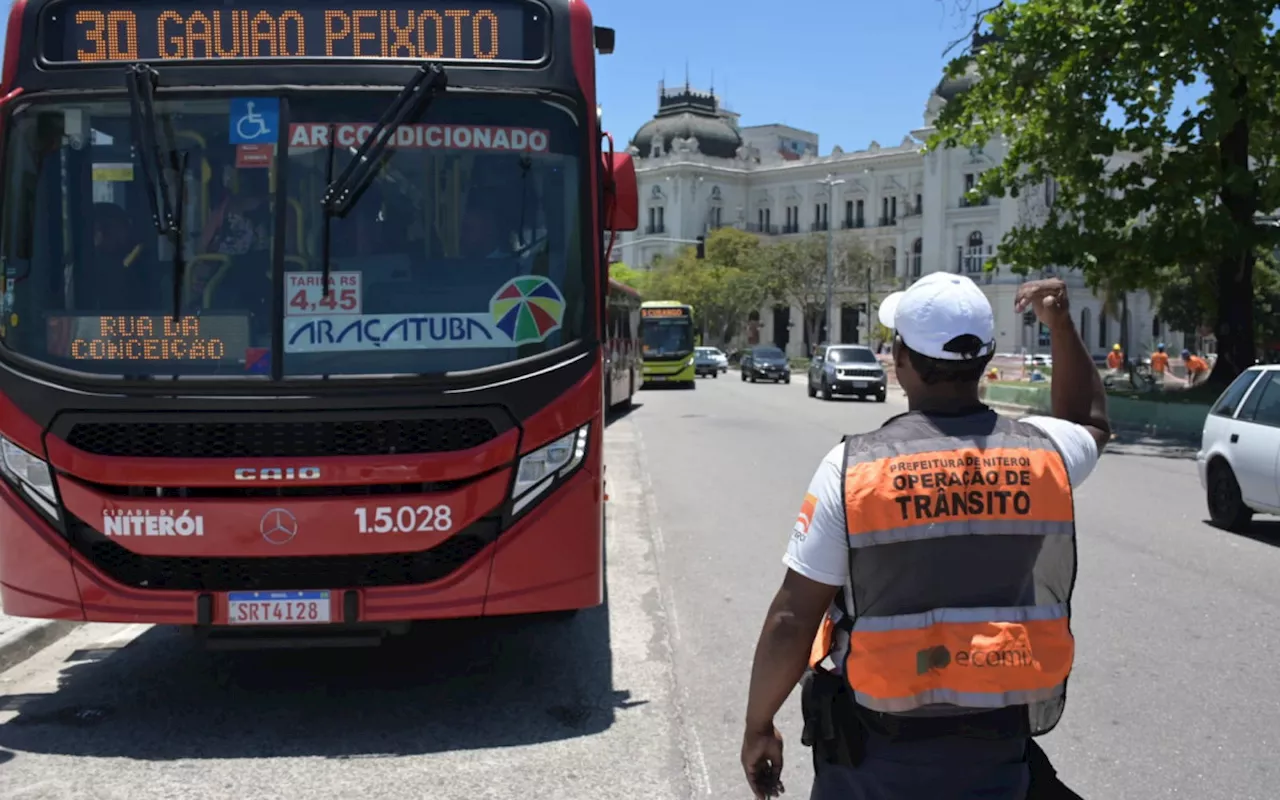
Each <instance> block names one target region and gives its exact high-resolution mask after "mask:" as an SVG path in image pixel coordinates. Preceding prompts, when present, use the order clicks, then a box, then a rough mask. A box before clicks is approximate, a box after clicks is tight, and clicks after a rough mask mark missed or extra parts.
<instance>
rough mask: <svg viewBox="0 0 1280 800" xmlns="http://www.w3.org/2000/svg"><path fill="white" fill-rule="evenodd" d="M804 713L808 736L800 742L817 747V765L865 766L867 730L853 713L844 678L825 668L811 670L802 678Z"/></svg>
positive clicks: (815, 756) (802, 709) (801, 701)
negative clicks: (863, 762)
mask: <svg viewBox="0 0 1280 800" xmlns="http://www.w3.org/2000/svg"><path fill="white" fill-rule="evenodd" d="M800 710H801V714H802V715H803V716H804V733H803V734H801V736H800V743H801V744H803V745H804V746H806V747H812V748H813V765H814V769H815V770H816V769H818V768H819V767H820V765H822V764H838V765H841V766H846V767H856V766H858V765H859V764H861V763H862V758H863V754H864V752H865V747H864V745H865V742H866V739H865V736H866V731H865V730H864V729H863V727H862V725H861V723H860V722H859V721H858V719H857V717H856V716H855V715H854V712H853V698H852V697H850V696H849V692H848V688H847V686H846V685H845V682H844V678H842V677H840V676H839V675H834V674H832V673H830V672H828V671H826V670H825V669H813V668H810V669H809V670H808V671H807V672H805V674H804V677H803V678H801V679H800Z"/></svg>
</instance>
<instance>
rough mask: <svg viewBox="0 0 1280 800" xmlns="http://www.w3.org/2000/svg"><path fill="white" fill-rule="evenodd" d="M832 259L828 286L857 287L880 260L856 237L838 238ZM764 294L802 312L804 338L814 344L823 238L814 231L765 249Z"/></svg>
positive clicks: (821, 295)
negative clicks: (805, 335) (808, 234)
mask: <svg viewBox="0 0 1280 800" xmlns="http://www.w3.org/2000/svg"><path fill="white" fill-rule="evenodd" d="M834 251H835V252H834V253H833V258H832V273H833V277H834V281H833V282H832V285H833V286H835V287H836V289H837V291H838V290H839V289H841V288H850V289H858V288H861V287H863V286H865V285H866V284H867V280H868V278H871V279H873V280H874V279H875V278H876V277H877V275H876V273H877V271H878V270H879V269H880V267H881V264H880V262H879V261H878V260H877V259H876V258H875V257H874V256H873V255H872V253H871V251H870V250H869V249H867V247H866V246H865V245H864V244H863V243H862V241H861V240H859V239H839V240H837V241H836V242H835V246H834ZM766 253H767V255H768V258H767V262H768V278H767V280H766V281H765V286H766V294H767V295H768V296H770V297H772V298H774V299H776V300H780V301H782V302H784V303H787V304H788V305H791V306H799V307H800V308H801V309H803V312H804V324H805V328H806V331H807V333H808V341H810V342H814V343H817V341H818V334H819V332H820V329H821V326H822V319H823V313H824V309H825V306H826V296H827V237H826V236H825V235H824V234H814V235H812V236H806V237H804V238H801V239H795V240H792V241H787V242H782V243H780V244H776V245H773V246H771V247H769V248H767V250H766Z"/></svg>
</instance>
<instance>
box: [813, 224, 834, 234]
mask: <svg viewBox="0 0 1280 800" xmlns="http://www.w3.org/2000/svg"><path fill="white" fill-rule="evenodd" d="M830 227H831V226H830V225H828V224H827V223H825V222H815V223H813V224H812V225H810V226H809V232H810V233H822V232H823V231H825V230H827V229H828V228H830Z"/></svg>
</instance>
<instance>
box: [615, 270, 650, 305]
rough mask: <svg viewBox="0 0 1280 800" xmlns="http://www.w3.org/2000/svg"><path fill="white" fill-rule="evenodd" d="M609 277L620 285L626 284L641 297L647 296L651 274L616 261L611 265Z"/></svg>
mask: <svg viewBox="0 0 1280 800" xmlns="http://www.w3.org/2000/svg"><path fill="white" fill-rule="evenodd" d="M609 277H610V278H613V279H614V280H615V281H617V282H618V283H625V284H626V285H627V286H630V287H631V288H632V289H635V290H636V291H637V292H639V293H640V295H641V297H644V296H645V287H646V286H647V284H648V278H649V273H647V272H643V271H641V270H638V269H632V268H631V267H628V266H627V265H626V264H623V263H622V262H621V261H615V262H614V263H612V264H610V265H609Z"/></svg>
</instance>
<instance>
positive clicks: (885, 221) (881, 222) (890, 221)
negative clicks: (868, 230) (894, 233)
mask: <svg viewBox="0 0 1280 800" xmlns="http://www.w3.org/2000/svg"><path fill="white" fill-rule="evenodd" d="M897 224H898V218H897V217H881V218H880V219H878V220H876V227H879V228H889V227H892V226H894V225H897Z"/></svg>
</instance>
